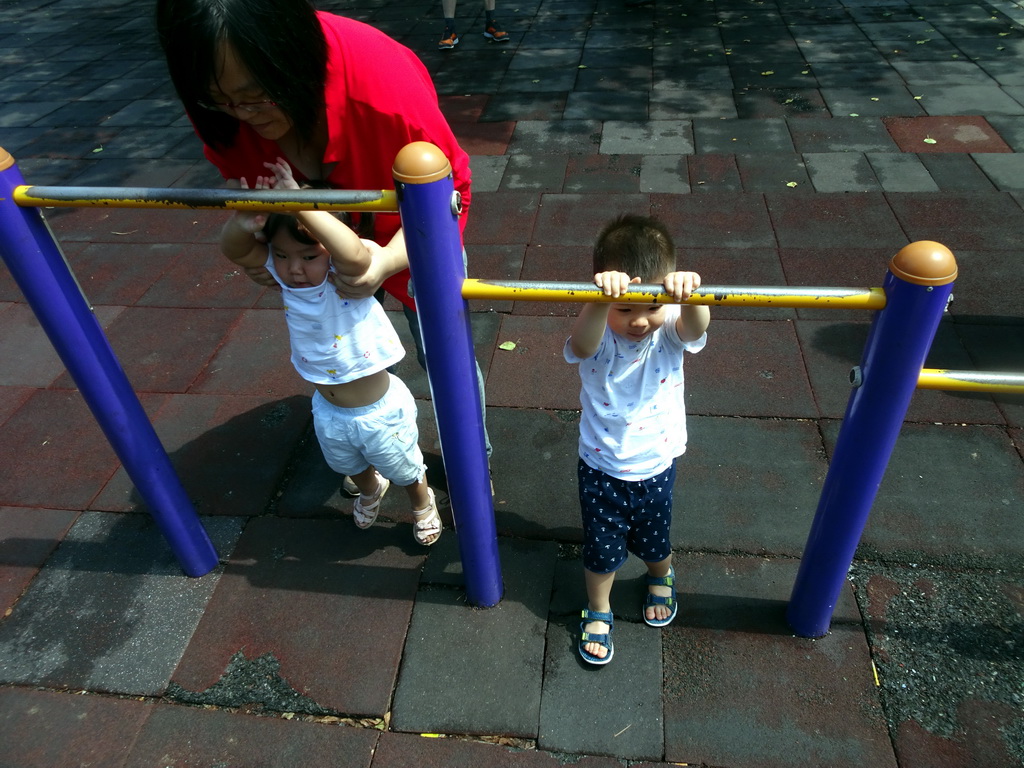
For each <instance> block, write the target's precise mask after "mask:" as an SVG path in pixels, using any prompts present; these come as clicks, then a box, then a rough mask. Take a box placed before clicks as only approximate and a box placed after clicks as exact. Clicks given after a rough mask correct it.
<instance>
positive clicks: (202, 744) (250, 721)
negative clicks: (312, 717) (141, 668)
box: [127, 705, 380, 768]
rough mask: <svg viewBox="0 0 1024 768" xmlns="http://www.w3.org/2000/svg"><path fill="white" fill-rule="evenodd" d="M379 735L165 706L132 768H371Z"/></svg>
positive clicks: (146, 731)
mask: <svg viewBox="0 0 1024 768" xmlns="http://www.w3.org/2000/svg"><path fill="white" fill-rule="evenodd" d="M379 736H380V734H379V732H378V731H376V730H374V729H372V728H353V727H346V726H339V725H337V724H334V723H316V722H301V721H289V720H285V719H283V718H278V717H254V716H252V715H247V714H242V713H235V712H228V711H225V710H207V709H202V708H197V707H181V706H166V705H161V706H157V707H155V708H154V709H153V712H152V714H151V715H150V716H149V719H148V720H147V721H146V723H145V725H144V726H143V727H142V731H141V732H140V733H139V736H138V740H137V741H136V742H135V743H134V744H133V745H132V747H131V751H130V754H129V755H128V763H127V764H128V765H153V766H156V765H159V766H165V767H166V768H179V767H180V768H185V766H193V765H206V766H228V765H244V766H246V768H274V767H275V766H285V765H304V764H309V763H310V762H315V763H317V764H319V765H330V766H338V768H367V766H369V765H370V760H371V758H372V756H373V750H374V747H375V745H376V743H377V739H378V737H379Z"/></svg>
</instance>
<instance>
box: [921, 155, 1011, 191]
mask: <svg viewBox="0 0 1024 768" xmlns="http://www.w3.org/2000/svg"><path fill="white" fill-rule="evenodd" d="M919 157H920V160H921V164H922V165H924V167H925V168H927V169H928V173H929V174H931V177H932V179H933V180H934V181H935V183H936V184H937V185H938V187H939V190H940V191H942V192H991V191H992V190H994V189H995V187H994V186H993V185H992V181H991V179H989V178H988V176H986V175H985V172H984V171H982V170H981V168H979V167H978V164H977V163H975V162H974V160H973V159H972V158H971V156H970V155H961V154H949V155H938V154H928V153H926V154H922V155H919Z"/></svg>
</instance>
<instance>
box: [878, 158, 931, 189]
mask: <svg viewBox="0 0 1024 768" xmlns="http://www.w3.org/2000/svg"><path fill="white" fill-rule="evenodd" d="M866 157H867V159H868V162H869V163H870V164H871V170H872V171H873V172H874V174H875V178H876V179H878V183H879V184H881V185H882V189H883V190H884V191H886V192H938V191H939V185H938V184H936V183H935V180H934V179H933V178H932V177H931V175H930V174H929V173H928V169H927V168H926V167H925V166H924V164H922V162H921V159H920V156H918V155H912V154H899V155H897V154H890V153H888V152H868V153H867V154H866Z"/></svg>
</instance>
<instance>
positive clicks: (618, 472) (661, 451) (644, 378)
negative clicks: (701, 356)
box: [563, 304, 707, 480]
mask: <svg viewBox="0 0 1024 768" xmlns="http://www.w3.org/2000/svg"><path fill="white" fill-rule="evenodd" d="M680 311H681V310H680V306H679V305H678V304H669V305H666V307H665V312H666V313H667V317H666V319H665V323H664V325H662V326H661V327H660V328H659V329H658V330H657V331H655V332H654V333H652V334H651V335H650V336H648V337H647V338H645V339H644V340H643V341H639V342H635V341H630V340H629V339H626V338H624V337H622V336H619V335H618V334H616V333H614V332H613V331H611V330H610V329H608V328H606V329H605V332H604V336H603V337H602V339H601V343H600V345H599V346H598V349H597V353H596V354H595V355H594V356H593V357H589V358H587V359H585V360H583V359H580V358H579V357H577V356H576V355H574V354H573V352H572V346H571V344H570V343H569V340H566V343H565V348H564V350H563V355H564V357H565V360H566V362H569V363H575V364H578V365H579V373H580V381H581V383H582V388H581V390H580V404H581V406H582V408H583V412H582V414H581V417H580V440H579V455H580V458H581V459H583V461H584V462H586V464H587V465H588V466H590V467H593V468H594V469H598V470H600V471H601V472H604V473H605V474H608V475H611V476H612V477H617V478H620V479H622V480H644V479H646V478H649V477H654V476H655V475H658V474H660V473H662V472H664V471H665V470H666V469H668V467H669V466H670V465H671V464H672V462H673V461H674V460H675V458H676V457H677V456H681V455H682V454H683V453H684V452H685V451H686V406H685V402H684V400H683V394H684V387H683V352H691V353H696V352H699V351H700V350H702V349H703V348H704V345H705V344H706V343H707V334H706V333H705V334H703V335H702V336H701V337H700V338H699V339H697V340H696V341H683V340H682V339H680V338H679V334H678V333H676V320H677V319H678V318H679V313H680Z"/></svg>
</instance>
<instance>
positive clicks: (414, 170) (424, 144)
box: [392, 141, 452, 184]
mask: <svg viewBox="0 0 1024 768" xmlns="http://www.w3.org/2000/svg"><path fill="white" fill-rule="evenodd" d="M451 172H452V165H451V163H449V162H448V158H447V157H445V156H444V152H442V151H441V150H440V149H438V148H437V147H436V146H434V145H433V144H431V143H430V142H429V141H414V142H412V143H411V144H406V145H405V146H404V147H402V149H401V151H400V152H399V153H398V155H397V157H395V165H394V167H393V168H392V175H393V176H394V177H395V181H400V182H402V183H403V184H428V183H430V182H432V181H439V180H440V179H443V178H444V177H445V176H448V175H449V174H450V173H451Z"/></svg>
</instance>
